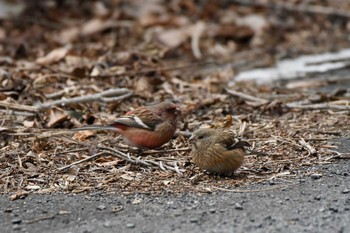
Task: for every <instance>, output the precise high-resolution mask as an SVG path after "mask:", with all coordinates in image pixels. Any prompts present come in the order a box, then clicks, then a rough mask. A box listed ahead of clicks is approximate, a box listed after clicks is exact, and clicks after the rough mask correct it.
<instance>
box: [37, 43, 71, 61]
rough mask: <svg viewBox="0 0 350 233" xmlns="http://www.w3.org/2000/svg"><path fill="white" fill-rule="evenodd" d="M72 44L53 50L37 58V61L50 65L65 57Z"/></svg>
mask: <svg viewBox="0 0 350 233" xmlns="http://www.w3.org/2000/svg"><path fill="white" fill-rule="evenodd" d="M70 47H71V46H65V47H61V48H57V49H54V50H52V51H51V52H50V53H48V54H47V55H46V56H44V57H40V58H38V59H36V62H37V63H38V64H40V65H50V64H52V63H55V62H58V61H59V60H61V59H63V58H64V57H65V56H66V55H67V53H68V52H69V50H70Z"/></svg>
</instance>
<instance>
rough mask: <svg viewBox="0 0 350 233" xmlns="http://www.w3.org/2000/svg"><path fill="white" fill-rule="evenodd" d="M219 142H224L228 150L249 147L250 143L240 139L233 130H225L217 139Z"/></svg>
mask: <svg viewBox="0 0 350 233" xmlns="http://www.w3.org/2000/svg"><path fill="white" fill-rule="evenodd" d="M216 141H217V143H219V144H222V145H223V146H224V147H225V148H226V149H227V150H233V149H237V148H242V149H243V148H244V147H245V146H247V147H249V146H250V144H249V143H248V142H246V141H241V140H239V139H238V138H237V137H236V135H235V134H234V133H233V132H232V131H223V132H222V133H220V134H219V135H218V137H217V139H216Z"/></svg>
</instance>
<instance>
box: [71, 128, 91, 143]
mask: <svg viewBox="0 0 350 233" xmlns="http://www.w3.org/2000/svg"><path fill="white" fill-rule="evenodd" d="M94 135H95V133H94V132H93V131H92V130H84V131H79V132H76V133H75V134H74V135H73V137H72V138H73V139H74V140H77V141H85V140H86V139H88V138H90V137H92V136H94Z"/></svg>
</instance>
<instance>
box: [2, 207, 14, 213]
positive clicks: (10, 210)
mask: <svg viewBox="0 0 350 233" xmlns="http://www.w3.org/2000/svg"><path fill="white" fill-rule="evenodd" d="M12 211H13V209H10V208H7V209H5V210H4V212H5V213H11V212H12Z"/></svg>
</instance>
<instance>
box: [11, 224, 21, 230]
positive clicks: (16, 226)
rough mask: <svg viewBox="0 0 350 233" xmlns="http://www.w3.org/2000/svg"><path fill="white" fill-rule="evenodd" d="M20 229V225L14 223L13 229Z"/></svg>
mask: <svg viewBox="0 0 350 233" xmlns="http://www.w3.org/2000/svg"><path fill="white" fill-rule="evenodd" d="M20 229H21V226H20V225H13V226H12V230H14V231H19V230H20Z"/></svg>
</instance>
